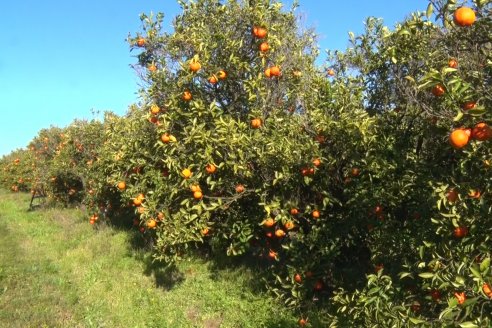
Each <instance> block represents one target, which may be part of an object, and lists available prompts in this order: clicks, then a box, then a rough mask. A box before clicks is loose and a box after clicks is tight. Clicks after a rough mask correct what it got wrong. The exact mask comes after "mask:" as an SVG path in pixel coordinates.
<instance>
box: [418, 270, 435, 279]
mask: <svg viewBox="0 0 492 328" xmlns="http://www.w3.org/2000/svg"><path fill="white" fill-rule="evenodd" d="M419 277H420V278H424V279H430V278H433V277H434V274H433V273H432V272H422V273H419Z"/></svg>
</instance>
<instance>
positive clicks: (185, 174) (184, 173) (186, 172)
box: [181, 169, 192, 179]
mask: <svg viewBox="0 0 492 328" xmlns="http://www.w3.org/2000/svg"><path fill="white" fill-rule="evenodd" d="M191 174H192V173H191V170H190V169H183V171H181V175H182V176H183V178H185V179H189V178H190V177H191Z"/></svg>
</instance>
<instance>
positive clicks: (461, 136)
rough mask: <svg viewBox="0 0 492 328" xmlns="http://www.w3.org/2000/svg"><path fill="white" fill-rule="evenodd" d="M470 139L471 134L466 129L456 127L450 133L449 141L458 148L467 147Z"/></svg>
mask: <svg viewBox="0 0 492 328" xmlns="http://www.w3.org/2000/svg"><path fill="white" fill-rule="evenodd" d="M469 140H470V136H469V135H468V133H467V131H465V129H461V128H460V129H456V130H454V131H453V132H451V134H450V135H449V142H450V143H451V146H453V147H454V148H456V149H459V148H463V147H465V146H466V145H467V144H468V141H469Z"/></svg>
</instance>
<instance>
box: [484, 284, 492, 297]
mask: <svg viewBox="0 0 492 328" xmlns="http://www.w3.org/2000/svg"><path fill="white" fill-rule="evenodd" d="M482 290H483V292H484V294H485V295H487V296H488V297H489V298H492V289H491V288H490V285H489V284H487V283H484V284H483V286H482Z"/></svg>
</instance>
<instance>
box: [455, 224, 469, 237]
mask: <svg viewBox="0 0 492 328" xmlns="http://www.w3.org/2000/svg"><path fill="white" fill-rule="evenodd" d="M467 234H468V228H467V227H464V226H459V227H456V228H454V231H453V235H454V236H455V237H456V238H463V237H465V236H466V235H467Z"/></svg>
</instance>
